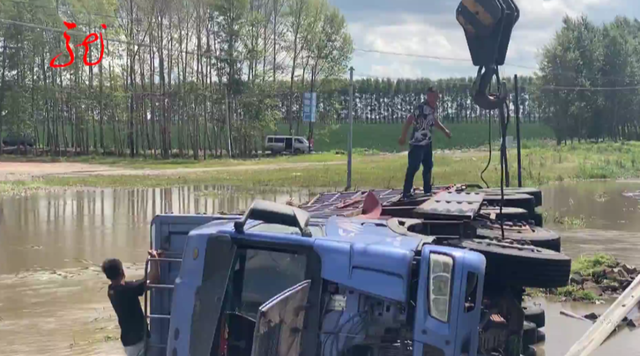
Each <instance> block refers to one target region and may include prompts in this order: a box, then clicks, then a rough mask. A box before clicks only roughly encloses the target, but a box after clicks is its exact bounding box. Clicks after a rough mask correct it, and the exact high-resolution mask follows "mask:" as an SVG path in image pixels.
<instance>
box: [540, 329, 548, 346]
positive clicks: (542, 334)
mask: <svg viewBox="0 0 640 356" xmlns="http://www.w3.org/2000/svg"><path fill="white" fill-rule="evenodd" d="M545 341H547V334H545V333H544V331H542V330H538V343H541V342H545Z"/></svg>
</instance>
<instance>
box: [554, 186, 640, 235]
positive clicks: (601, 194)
mask: <svg viewBox="0 0 640 356" xmlns="http://www.w3.org/2000/svg"><path fill="white" fill-rule="evenodd" d="M638 189H640V182H637V181H635V182H611V181H594V182H580V183H562V184H553V185H550V186H547V187H545V188H543V209H544V210H545V211H547V212H548V213H549V220H550V222H551V221H552V220H553V216H554V215H555V213H558V215H559V216H561V217H580V216H584V218H585V222H586V228H588V229H597V230H614V231H627V232H634V233H637V232H638V231H640V203H639V202H638V200H637V199H634V198H632V197H628V196H625V195H623V193H625V192H633V191H637V190H638Z"/></svg>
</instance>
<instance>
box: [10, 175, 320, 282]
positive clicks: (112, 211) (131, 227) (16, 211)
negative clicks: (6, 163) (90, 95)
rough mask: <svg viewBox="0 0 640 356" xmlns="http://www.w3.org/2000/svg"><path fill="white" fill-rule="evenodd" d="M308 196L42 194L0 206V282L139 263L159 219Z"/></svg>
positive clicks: (193, 191) (224, 189) (200, 189)
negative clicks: (36, 272) (34, 273)
mask: <svg viewBox="0 0 640 356" xmlns="http://www.w3.org/2000/svg"><path fill="white" fill-rule="evenodd" d="M311 195H313V193H312V192H310V191H308V190H289V191H287V190H276V191H274V190H272V191H262V192H260V191H250V192H247V191H239V190H237V189H236V188H234V187H228V186H196V187H178V188H156V189H104V190H85V191H66V192H48V193H42V194H34V195H30V196H26V197H9V198H4V199H0V246H2V248H0V274H5V273H15V272H18V271H20V270H22V269H25V268H32V267H34V266H46V267H48V268H60V267H73V266H77V264H78V263H79V262H82V260H89V261H94V262H96V263H99V262H100V261H101V260H102V259H104V258H106V257H107V256H118V257H120V258H121V259H122V260H124V261H131V262H135V261H141V260H142V259H144V258H145V251H146V250H147V249H148V246H149V223H150V221H151V219H152V218H153V217H154V216H155V215H157V214H161V213H176V214H191V213H209V214H212V213H220V212H228V213H230V212H236V211H239V210H244V209H246V208H247V207H248V206H249V205H250V204H251V203H252V202H253V201H254V200H255V199H258V198H259V199H265V200H270V201H276V202H280V203H284V202H286V201H287V200H289V199H294V200H295V201H298V202H302V201H307V200H309V198H310V196H311Z"/></svg>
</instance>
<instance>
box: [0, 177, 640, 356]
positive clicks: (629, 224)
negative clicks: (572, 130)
mask: <svg viewBox="0 0 640 356" xmlns="http://www.w3.org/2000/svg"><path fill="white" fill-rule="evenodd" d="M639 189H640V182H636V183H611V182H608V183H604V182H595V183H594V182H589V183H580V184H574V185H570V184H564V185H553V186H549V187H547V188H545V189H544V202H545V205H544V209H545V210H546V211H547V212H548V213H549V215H550V216H553V215H555V213H558V214H559V215H561V216H565V217H580V216H581V215H582V216H584V217H585V227H584V228H581V229H579V230H565V229H563V228H562V227H561V226H555V228H557V229H558V231H559V232H560V233H561V235H562V236H563V248H564V249H565V251H566V252H567V253H568V254H569V255H571V256H572V257H576V256H579V255H580V254H583V253H590V252H596V251H597V252H607V253H611V254H613V255H615V256H616V257H618V258H620V259H622V260H623V261H624V262H627V263H630V264H634V265H637V266H640V254H639V253H637V252H638V251H640V250H639V249H638V248H639V247H640V236H638V232H639V231H640V219H638V217H639V216H640V208H639V207H638V205H639V203H638V201H637V200H635V199H633V198H627V197H624V196H623V195H622V193H623V192H624V191H636V190H639ZM314 194H315V192H309V191H278V192H269V193H264V192H258V191H256V192H242V191H237V190H235V188H230V187H212V186H207V187H181V188H167V189H129V190H121V189H115V190H114V189H105V190H85V191H66V192H47V193H40V194H34V195H30V196H26V197H5V198H0V355H12V356H20V355H123V351H122V350H121V346H120V343H119V341H116V340H114V337H117V336H118V335H119V329H118V326H117V322H116V319H115V315H114V313H113V311H112V309H111V306H110V304H109V302H108V299H107V297H106V291H105V287H106V285H107V281H106V280H105V279H104V277H103V276H102V274H101V272H100V270H99V268H98V265H99V263H100V262H101V261H102V260H103V259H105V258H107V257H118V258H120V259H122V260H123V261H124V262H126V264H127V266H126V268H127V274H128V275H130V276H131V277H132V278H135V277H137V276H140V275H141V273H142V272H141V271H142V269H141V263H142V262H143V261H144V259H145V256H146V250H147V249H148V248H149V223H150V221H151V219H152V218H153V217H154V216H155V215H156V214H160V213H165V212H173V213H219V212H234V211H237V210H242V209H245V208H247V207H248V206H249V205H250V204H251V202H253V200H254V199H256V198H262V199H266V200H272V201H277V202H285V201H287V200H289V199H293V200H295V201H297V202H302V201H306V200H308V199H309V198H311V197H312V196H313V195H314ZM551 220H552V219H551ZM548 225H551V221H549V224H548ZM562 308H564V309H569V310H574V311H579V312H580V313H582V312H583V311H584V312H586V311H592V310H593V309H594V308H599V309H604V308H605V306H598V307H595V306H592V305H580V304H570V305H560V304H550V305H548V306H547V327H546V328H545V331H546V332H547V341H546V345H545V346H544V350H545V352H546V355H552V356H555V355H562V354H563V353H564V352H566V350H568V348H569V347H570V346H571V344H572V343H573V342H574V341H575V340H577V339H578V338H580V336H581V335H582V333H583V332H584V331H586V330H587V329H588V327H589V324H585V323H584V322H581V321H577V320H572V319H569V318H566V317H563V316H560V315H559V310H560V309H562ZM638 335H640V334H636V335H634V338H635V339H637V337H638ZM631 340H632V339H631V336H630V335H628V333H625V332H623V333H621V334H620V335H617V336H615V337H614V338H612V339H611V340H609V341H608V342H607V343H606V344H605V345H603V347H602V348H601V349H600V350H598V352H596V353H595V355H611V354H617V355H620V356H622V355H632V356H636V355H638V356H640V343H637V342H632V341H631ZM541 351H542V350H541ZM539 354H542V352H541V353H539Z"/></svg>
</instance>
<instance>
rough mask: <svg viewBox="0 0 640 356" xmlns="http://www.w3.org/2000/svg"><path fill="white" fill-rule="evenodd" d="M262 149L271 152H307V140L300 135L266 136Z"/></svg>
mask: <svg viewBox="0 0 640 356" xmlns="http://www.w3.org/2000/svg"><path fill="white" fill-rule="evenodd" d="M264 149H265V151H270V152H271V153H273V154H278V153H283V152H293V153H294V154H298V153H309V141H307V139H306V138H304V137H300V136H267V138H266V139H265V142H264ZM311 151H313V147H311Z"/></svg>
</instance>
